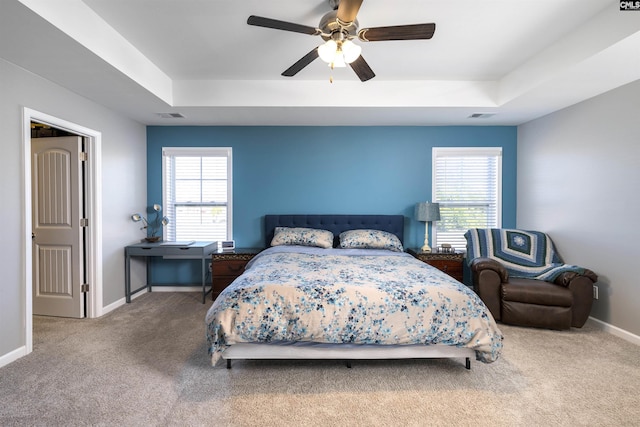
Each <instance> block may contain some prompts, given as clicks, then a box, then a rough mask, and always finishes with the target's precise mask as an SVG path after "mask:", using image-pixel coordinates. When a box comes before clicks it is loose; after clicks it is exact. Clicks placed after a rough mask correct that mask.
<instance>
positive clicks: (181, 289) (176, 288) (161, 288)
mask: <svg viewBox="0 0 640 427" xmlns="http://www.w3.org/2000/svg"><path fill="white" fill-rule="evenodd" d="M151 291H152V292H202V286H152V287H151Z"/></svg>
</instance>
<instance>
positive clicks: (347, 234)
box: [340, 230, 404, 252]
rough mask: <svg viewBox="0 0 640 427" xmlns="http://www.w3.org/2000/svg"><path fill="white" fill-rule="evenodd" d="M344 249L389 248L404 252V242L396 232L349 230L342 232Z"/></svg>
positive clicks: (341, 243) (341, 237)
mask: <svg viewBox="0 0 640 427" xmlns="http://www.w3.org/2000/svg"><path fill="white" fill-rule="evenodd" d="M340 247H341V248H343V249H387V250H390V251H395V252H402V251H404V249H403V248H402V243H401V242H400V239H398V236H396V235H395V234H392V233H389V232H386V231H381V230H349V231H344V232H342V233H340Z"/></svg>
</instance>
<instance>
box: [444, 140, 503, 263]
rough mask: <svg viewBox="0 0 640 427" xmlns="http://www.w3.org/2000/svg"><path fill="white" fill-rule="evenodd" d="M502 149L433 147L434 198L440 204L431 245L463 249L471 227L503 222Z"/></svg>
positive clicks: (490, 225)
mask: <svg viewBox="0 0 640 427" xmlns="http://www.w3.org/2000/svg"><path fill="white" fill-rule="evenodd" d="M501 183H502V148H500V147H495V148H494V147H490V148H440V147H434V148H433V193H432V194H433V201H434V202H438V203H440V221H437V222H436V223H434V227H433V229H434V231H433V242H434V247H437V246H439V245H441V244H442V243H449V244H451V246H453V247H454V248H455V249H456V250H459V251H460V250H465V249H466V240H465V238H464V233H465V232H466V231H467V230H468V229H470V228H500V227H501V224H502V216H501V213H502V205H501V200H502V185H501Z"/></svg>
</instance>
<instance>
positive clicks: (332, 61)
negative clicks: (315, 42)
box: [318, 39, 362, 68]
mask: <svg viewBox="0 0 640 427" xmlns="http://www.w3.org/2000/svg"><path fill="white" fill-rule="evenodd" d="M360 52H362V48H361V47H360V46H358V45H357V44H355V43H353V42H352V41H351V40H345V41H338V42H336V41H335V40H333V39H330V40H327V42H326V43H324V44H322V45H320V46H318V55H319V56H320V59H322V60H323V61H324V62H326V63H327V64H329V66H330V67H333V68H342V67H346V66H347V64H350V63H352V62H353V61H355V60H356V59H358V57H359V56H360Z"/></svg>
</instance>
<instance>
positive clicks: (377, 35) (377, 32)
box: [358, 24, 436, 42]
mask: <svg viewBox="0 0 640 427" xmlns="http://www.w3.org/2000/svg"><path fill="white" fill-rule="evenodd" d="M435 31H436V24H414V25H396V26H392V27H374V28H363V29H361V30H360V31H358V38H359V39H360V40H362V41H363V42H377V41H385V40H420V39H430V38H431V37H433V33H434V32H435Z"/></svg>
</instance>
